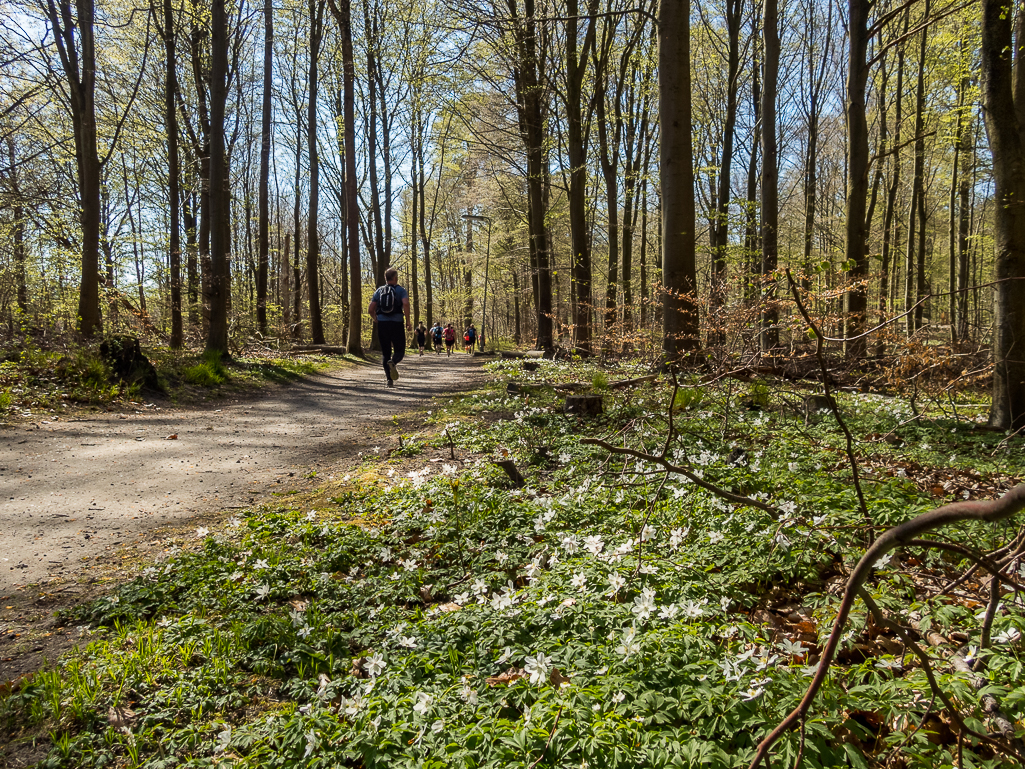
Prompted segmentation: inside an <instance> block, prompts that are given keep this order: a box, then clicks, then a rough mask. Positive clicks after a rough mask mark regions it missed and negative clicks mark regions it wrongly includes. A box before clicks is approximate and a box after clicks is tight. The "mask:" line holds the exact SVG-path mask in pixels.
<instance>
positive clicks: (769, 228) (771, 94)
mask: <svg viewBox="0 0 1025 769" xmlns="http://www.w3.org/2000/svg"><path fill="white" fill-rule="evenodd" d="M762 9H763V10H762V15H763V18H762V40H763V50H764V56H765V61H764V63H763V72H764V75H763V81H764V82H763V84H762V87H763V90H762V199H761V207H762V279H763V280H764V281H765V287H764V290H763V294H762V295H763V302H764V303H765V304H764V306H763V309H762V335H761V350H762V353H763V354H764V353H769V352H771V351H772V350H774V349H776V348H777V347H778V346H779V328H778V324H779V311H778V310H777V309H776V305H775V303H776V288H775V279H774V277H773V273H774V272H775V270H776V266H777V262H778V259H779V246H778V238H779V161H778V159H777V144H776V92H777V81H778V79H779V14H778V11H777V5H776V0H765V1H764V4H763V6H762Z"/></svg>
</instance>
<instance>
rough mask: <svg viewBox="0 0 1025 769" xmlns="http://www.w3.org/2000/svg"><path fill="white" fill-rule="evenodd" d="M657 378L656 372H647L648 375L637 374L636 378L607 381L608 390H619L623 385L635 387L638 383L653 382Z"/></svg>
mask: <svg viewBox="0 0 1025 769" xmlns="http://www.w3.org/2000/svg"><path fill="white" fill-rule="evenodd" d="M657 378H658V374H648V376H639V377H637V378H636V379H620V380H618V381H616V382H611V383H609V389H610V390H621V389H623V388H624V387H636V386H637V385H639V384H644V383H645V382H654V381H655V380H656V379H657Z"/></svg>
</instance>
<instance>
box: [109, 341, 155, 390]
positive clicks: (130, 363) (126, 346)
mask: <svg viewBox="0 0 1025 769" xmlns="http://www.w3.org/2000/svg"><path fill="white" fill-rule="evenodd" d="M100 355H102V356H103V359H104V360H105V361H107V363H108V364H109V365H110V370H111V375H112V378H113V379H115V380H116V381H119V382H126V383H128V384H135V383H137V382H140V383H142V386H143V387H144V388H146V389H147V390H156V391H158V392H163V388H162V387H161V386H160V381H159V380H158V379H157V370H156V369H155V368H153V364H152V363H150V361H149V358H147V357H146V356H145V355H143V353H142V347H140V346H139V340H138V339H136V338H135V337H134V336H126V335H124V336H112V337H108V338H107V339H104V340H103V342H102V343H101V344H100Z"/></svg>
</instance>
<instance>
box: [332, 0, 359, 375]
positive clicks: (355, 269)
mask: <svg viewBox="0 0 1025 769" xmlns="http://www.w3.org/2000/svg"><path fill="white" fill-rule="evenodd" d="M329 1H330V4H331V13H332V14H333V15H334V17H335V21H336V22H337V23H338V29H339V31H340V32H341V36H342V81H343V97H342V102H343V115H342V123H343V132H344V134H345V227H346V230H347V237H348V249H347V250H348V261H349V338H348V340H347V341H346V343H345V347H346V351H347V352H349V353H351V354H354V355H362V354H363V343H362V341H361V334H362V332H363V331H362V327H361V323H362V321H363V308H362V306H361V305H362V304H363V281H362V276H361V271H360V257H359V207H358V205H357V197H356V196H357V191H356V141H355V139H356V109H355V102H356V97H355V61H354V59H353V51H352V6H351V2H350V0H337V1H336V0H329Z"/></svg>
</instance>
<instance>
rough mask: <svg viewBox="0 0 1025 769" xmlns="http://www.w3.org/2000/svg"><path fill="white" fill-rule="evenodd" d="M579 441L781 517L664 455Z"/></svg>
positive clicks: (594, 440)
mask: <svg viewBox="0 0 1025 769" xmlns="http://www.w3.org/2000/svg"><path fill="white" fill-rule="evenodd" d="M580 442H581V443H584V444H588V445H591V446H601V447H602V448H603V449H605V450H606V451H608V452H609V453H610V454H619V455H621V456H626V457H635V458H637V459H643V460H645V461H647V462H654V463H655V464H657V465H661V466H662V467H663V468H665V469H666V470H669V471H670V472H672V473H677V474H678V475H682V476H683V477H685V478H688V479H690V481H691V483H693V484H694V485H695V486H700V487H701V488H703V489H705V491H710V492H712V493H713V494H716V495H718V496H720V497H722V498H723V499H728V500H729V501H730V502H736V503H737V504H738V505H747V506H749V507H757V508H758V509H760V510H764V511H765V512H767V513H768V514H769V515H771V516H772V517H773V518H774V519H775V520H777V521H778V520H779V519H780V517H781V516H780V512H779V510H777V509H776V508H775V507H773V506H772V505H770V504H768V503H767V502H762V501H761V500H759V499H754V498H752V497H745V496H744V495H742V494H734V493H733V492H732V491H726V489H723V488H720V487H719V486H716V485H715V484H714V483H709V482H708V481H706V480H704V479H703V478H699V477H698V476H697V475H695V474H694V473H692V472H691V471H690V470H688V469H687V468H686V467H680V466H679V465H674V464H673V463H672V462H670V461H668V460H667V459H666V458H665V457H660V456H657V455H655V454H647V453H645V452H643V451H637V450H636V449H628V448H626V447H625V446H613V445H612V444H611V443H609V442H607V441H603V440H602V439H601V438H582V439H581V440H580Z"/></svg>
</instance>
